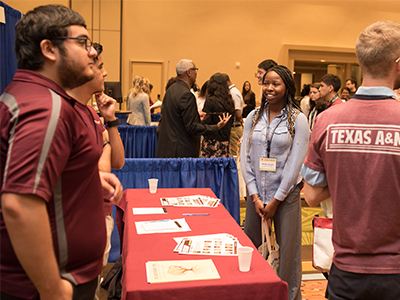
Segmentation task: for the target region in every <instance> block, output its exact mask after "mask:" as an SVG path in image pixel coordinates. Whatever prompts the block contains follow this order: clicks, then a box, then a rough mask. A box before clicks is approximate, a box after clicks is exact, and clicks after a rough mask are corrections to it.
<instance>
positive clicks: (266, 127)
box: [240, 66, 310, 300]
mask: <svg viewBox="0 0 400 300" xmlns="http://www.w3.org/2000/svg"><path fill="white" fill-rule="evenodd" d="M262 91H263V96H262V102H261V107H260V108H258V109H255V110H253V111H252V112H251V113H250V114H249V115H248V116H247V119H246V122H245V124H244V128H243V144H242V147H241V156H240V158H241V167H242V174H243V178H244V180H245V182H246V185H247V189H248V195H250V196H249V197H248V199H247V207H246V222H245V233H246V234H247V235H248V236H249V237H250V239H251V240H252V242H253V243H254V245H255V246H256V247H258V246H260V245H261V218H265V219H271V218H272V219H273V221H274V224H275V232H276V239H277V242H278V244H279V247H280V266H279V271H278V276H279V277H280V278H281V279H282V280H284V281H286V282H287V283H288V285H289V300H294V299H296V300H297V299H301V291H300V284H301V205H300V189H301V188H300V187H299V184H301V180H302V178H301V176H300V169H301V165H302V163H303V161H304V158H305V157H306V154H307V149H308V141H309V135H310V131H309V128H308V122H307V118H306V116H305V115H304V114H303V113H302V112H301V109H300V107H299V106H298V105H297V104H296V103H295V101H294V95H295V92H296V88H295V82H294V79H293V76H292V73H291V72H290V70H289V69H288V68H286V67H285V66H275V67H273V68H271V69H270V70H268V72H267V73H266V74H265V75H264V78H263V86H262Z"/></svg>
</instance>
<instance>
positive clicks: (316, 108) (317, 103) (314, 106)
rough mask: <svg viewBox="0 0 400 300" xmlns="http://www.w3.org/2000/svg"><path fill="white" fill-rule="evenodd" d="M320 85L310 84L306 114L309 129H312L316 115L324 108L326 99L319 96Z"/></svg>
mask: <svg viewBox="0 0 400 300" xmlns="http://www.w3.org/2000/svg"><path fill="white" fill-rule="evenodd" d="M320 87H321V84H320V83H313V84H312V85H311V86H310V114H309V115H308V124H309V127H310V130H312V128H313V126H314V121H315V118H316V117H317V115H318V114H320V113H321V112H323V111H324V110H325V109H326V100H325V99H324V98H321V94H320V93H319V88H320Z"/></svg>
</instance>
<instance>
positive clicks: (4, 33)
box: [0, 1, 22, 95]
mask: <svg viewBox="0 0 400 300" xmlns="http://www.w3.org/2000/svg"><path fill="white" fill-rule="evenodd" d="M0 6H2V7H4V14H5V18H6V24H3V23H0V66H1V67H0V95H1V94H2V93H3V91H4V89H5V88H6V87H7V85H8V84H9V83H10V82H11V81H12V79H13V77H14V74H15V72H16V71H17V69H18V65H17V57H16V55H15V51H14V43H15V24H16V23H17V22H18V20H19V19H21V16H22V13H21V12H19V11H18V10H15V9H14V8H12V7H10V6H8V5H7V4H5V3H4V2H2V1H0Z"/></svg>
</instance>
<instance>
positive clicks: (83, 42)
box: [51, 36, 93, 52]
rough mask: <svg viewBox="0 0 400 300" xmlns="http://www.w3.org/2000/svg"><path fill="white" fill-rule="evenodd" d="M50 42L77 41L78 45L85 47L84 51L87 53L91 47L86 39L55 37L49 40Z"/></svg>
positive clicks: (90, 42) (91, 44) (81, 37)
mask: <svg viewBox="0 0 400 300" xmlns="http://www.w3.org/2000/svg"><path fill="white" fill-rule="evenodd" d="M51 39H52V40H77V41H79V42H78V43H79V44H80V45H82V46H83V47H85V49H86V51H88V52H89V50H90V48H91V47H92V46H93V43H92V41H91V40H90V39H89V38H88V37H83V36H80V37H70V36H57V37H53V38H51Z"/></svg>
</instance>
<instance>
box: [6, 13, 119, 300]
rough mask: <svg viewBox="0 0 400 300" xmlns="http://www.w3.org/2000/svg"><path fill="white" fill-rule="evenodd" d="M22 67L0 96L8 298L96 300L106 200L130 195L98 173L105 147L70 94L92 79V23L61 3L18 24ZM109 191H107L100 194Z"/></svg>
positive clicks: (109, 176)
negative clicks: (107, 197)
mask: <svg viewBox="0 0 400 300" xmlns="http://www.w3.org/2000/svg"><path fill="white" fill-rule="evenodd" d="M15 51H16V54H17V60H18V67H19V69H18V70H17V72H16V74H15V76H14V80H13V82H11V83H10V85H9V86H8V87H7V88H6V89H5V91H4V93H3V95H2V96H1V98H0V120H1V129H2V131H1V145H2V147H1V150H0V151H1V153H0V160H1V161H0V166H1V182H2V186H1V212H0V231H1V234H0V237H1V252H0V273H1V277H0V292H1V294H0V297H1V299H5V300H8V299H39V297H40V299H41V300H47V299H72V297H73V299H93V297H94V291H95V289H96V286H97V276H98V274H100V272H101V270H102V258H103V254H104V247H105V244H106V234H105V233H106V229H105V223H104V212H103V207H102V199H103V197H104V196H105V194H104V193H103V191H107V195H110V194H114V196H113V197H112V198H111V200H118V199H119V198H120V197H121V196H122V187H121V185H120V183H119V181H118V179H117V178H116V177H115V176H114V175H112V174H109V173H103V172H100V176H99V170H98V166H97V164H98V160H99V158H100V155H101V145H102V143H103V140H102V138H101V136H99V135H98V134H97V132H96V128H95V126H93V118H92V116H91V114H90V113H89V112H88V111H87V109H86V110H85V108H86V103H85V104H82V103H80V102H78V101H76V100H75V99H73V98H72V97H70V96H69V95H67V94H66V92H65V91H66V90H70V89H73V88H75V87H77V86H80V85H82V84H84V83H86V82H88V81H90V80H92V79H93V77H94V72H93V58H94V57H96V55H97V53H96V51H95V50H94V48H93V47H92V43H91V41H90V39H89V34H88V32H87V30H86V24H85V21H84V19H83V18H82V17H81V16H80V15H79V14H78V13H76V12H74V11H72V10H71V9H69V8H66V7H64V6H61V5H47V6H40V7H37V8H35V9H34V10H32V11H29V12H28V13H27V14H26V15H25V16H24V17H22V18H21V20H20V21H19V22H18V23H17V25H16V39H15ZM102 190H103V191H102Z"/></svg>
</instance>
